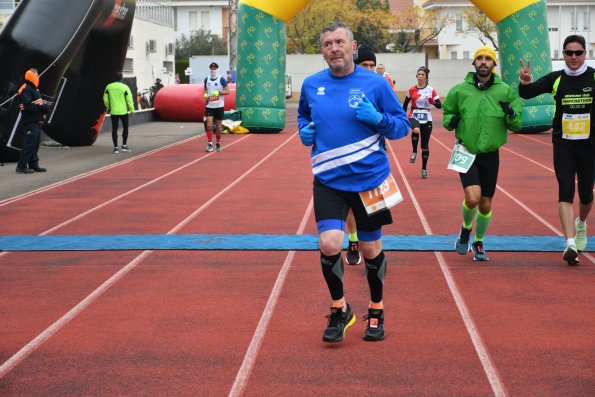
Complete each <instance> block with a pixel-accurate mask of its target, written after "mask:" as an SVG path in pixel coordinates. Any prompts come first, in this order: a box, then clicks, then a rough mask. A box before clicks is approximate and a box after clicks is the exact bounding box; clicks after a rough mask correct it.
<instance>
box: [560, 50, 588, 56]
mask: <svg viewBox="0 0 595 397" xmlns="http://www.w3.org/2000/svg"><path fill="white" fill-rule="evenodd" d="M584 53H585V50H574V51H573V50H564V54H566V55H568V56H569V57H571V56H572V55H576V56H577V57H580V56H581V55H583V54H584Z"/></svg>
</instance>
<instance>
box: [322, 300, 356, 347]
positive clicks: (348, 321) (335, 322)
mask: <svg viewBox="0 0 595 397" xmlns="http://www.w3.org/2000/svg"><path fill="white" fill-rule="evenodd" d="M326 318H328V323H327V325H326V328H325V330H324V333H323V334H322V340H323V341H324V342H341V341H342V340H343V338H345V331H347V328H349V327H351V326H352V325H353V323H355V320H356V319H355V314H353V311H352V310H351V307H350V306H349V305H347V311H346V312H345V313H344V312H343V310H342V309H341V308H340V307H331V314H329V315H327V316H326Z"/></svg>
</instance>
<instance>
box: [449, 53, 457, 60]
mask: <svg viewBox="0 0 595 397" xmlns="http://www.w3.org/2000/svg"><path fill="white" fill-rule="evenodd" d="M450 59H457V52H456V51H451V52H450Z"/></svg>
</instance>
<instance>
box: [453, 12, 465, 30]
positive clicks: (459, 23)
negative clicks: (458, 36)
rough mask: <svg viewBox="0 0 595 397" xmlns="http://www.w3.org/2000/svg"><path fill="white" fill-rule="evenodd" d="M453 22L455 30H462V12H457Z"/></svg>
mask: <svg viewBox="0 0 595 397" xmlns="http://www.w3.org/2000/svg"><path fill="white" fill-rule="evenodd" d="M455 24H456V30H457V32H462V31H463V14H457V15H456V16H455Z"/></svg>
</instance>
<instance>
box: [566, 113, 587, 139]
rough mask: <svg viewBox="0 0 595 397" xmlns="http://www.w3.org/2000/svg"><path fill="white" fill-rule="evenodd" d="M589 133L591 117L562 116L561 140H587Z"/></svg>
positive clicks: (585, 114) (581, 115)
mask: <svg viewBox="0 0 595 397" xmlns="http://www.w3.org/2000/svg"><path fill="white" fill-rule="evenodd" d="M590 133H591V115H590V114H589V113H584V114H568V113H563V114H562V138H564V139H570V140H579V139H589V134H590Z"/></svg>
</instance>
